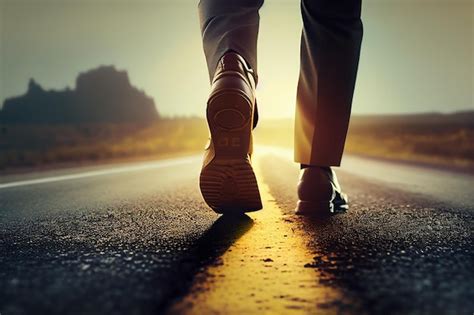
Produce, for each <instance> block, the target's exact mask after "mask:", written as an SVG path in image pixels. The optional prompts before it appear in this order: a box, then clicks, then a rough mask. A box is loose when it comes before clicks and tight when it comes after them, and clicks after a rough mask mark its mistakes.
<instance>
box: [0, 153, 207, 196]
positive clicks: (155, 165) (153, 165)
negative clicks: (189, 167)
mask: <svg viewBox="0 0 474 315" xmlns="http://www.w3.org/2000/svg"><path fill="white" fill-rule="evenodd" d="M200 158H201V155H193V156H187V157H183V158H174V159H166V160H160V161H154V162H145V163H140V164H133V165H125V166H119V167H112V168H108V169H103V170H96V171H88V172H82V173H75V174H67V175H59V176H51V177H43V178H36V179H30V180H21V181H16V182H10V183H4V184H0V189H3V188H10V187H20V186H27V185H37V184H44V183H52V182H60V181H65V180H73V179H79V178H86V177H94V176H103V175H110V174H120V173H128V172H136V171H143V170H151V169H159V168H166V167H171V166H176V165H182V164H190V163H195V162H197V161H198V160H199V159H200Z"/></svg>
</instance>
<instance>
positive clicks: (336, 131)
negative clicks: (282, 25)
mask: <svg viewBox="0 0 474 315" xmlns="http://www.w3.org/2000/svg"><path fill="white" fill-rule="evenodd" d="M360 13H361V1H360V0H301V14H302V18H303V32H302V36H301V68H300V77H299V82H298V90H297V104H296V119H295V161H296V162H298V163H301V164H310V165H319V166H338V165H340V162H341V158H342V153H343V150H344V142H345V139H346V134H347V128H348V125H349V118H350V112H351V104H352V96H353V92H354V86H355V80H356V74H357V67H358V63H359V54H360V45H361V41H362V22H361V19H360Z"/></svg>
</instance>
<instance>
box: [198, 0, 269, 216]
mask: <svg viewBox="0 0 474 315" xmlns="http://www.w3.org/2000/svg"><path fill="white" fill-rule="evenodd" d="M262 3H263V0H201V2H200V3H199V12H200V18H201V30H202V37H203V42H204V52H205V55H206V60H207V65H208V68H209V78H210V81H211V92H210V95H209V98H208V101H207V108H206V117H207V123H208V126H209V131H210V141H209V145H208V147H207V148H206V152H205V154H204V162H203V167H202V169H201V175H200V177H199V186H200V189H201V193H202V196H203V198H204V201H206V203H207V204H208V205H209V206H210V207H211V208H212V209H213V210H214V211H216V212H217V213H236V212H237V213H242V212H248V211H256V210H259V209H261V208H262V202H261V198H260V193H259V190H258V185H257V178H256V177H255V173H254V172H253V169H252V165H251V159H250V155H251V153H252V128H253V127H254V126H255V123H256V117H257V115H256V100H255V85H256V78H257V76H256V69H257V35H258V23H259V15H258V10H259V8H260V7H261V6H262Z"/></svg>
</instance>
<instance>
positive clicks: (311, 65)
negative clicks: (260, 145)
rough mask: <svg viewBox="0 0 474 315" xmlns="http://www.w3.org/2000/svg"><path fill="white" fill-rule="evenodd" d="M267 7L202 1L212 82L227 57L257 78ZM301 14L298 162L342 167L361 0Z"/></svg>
mask: <svg viewBox="0 0 474 315" xmlns="http://www.w3.org/2000/svg"><path fill="white" fill-rule="evenodd" d="M262 5H263V0H201V1H200V3H199V16H200V21H201V31H202V38H203V43H204V53H205V55H206V60H207V66H208V70H209V77H210V78H212V76H213V75H214V71H215V69H216V66H217V63H218V61H219V59H220V58H221V57H222V55H223V54H225V53H226V52H227V51H235V52H237V53H239V54H240V55H241V56H242V57H244V58H245V60H246V61H247V62H248V63H249V65H250V67H251V68H252V69H253V70H254V71H255V73H257V37H258V26H259V13H258V11H259V9H260V7H261V6H262ZM301 14H302V18H303V32H302V36H301V48H300V49H301V61H300V76H299V81H298V91H297V100H296V117H295V161H296V162H298V163H301V164H310V165H319V166H338V165H340V163H341V158H342V153H343V151H344V142H345V139H346V134H347V128H348V125H349V118H350V113H351V104H352V96H353V93H354V86H355V80H356V75H357V66H358V63H359V54H360V45H361V41H362V21H361V19H360V14H361V0H301ZM282 24H284V21H282ZM281 62H284V60H282V61H281Z"/></svg>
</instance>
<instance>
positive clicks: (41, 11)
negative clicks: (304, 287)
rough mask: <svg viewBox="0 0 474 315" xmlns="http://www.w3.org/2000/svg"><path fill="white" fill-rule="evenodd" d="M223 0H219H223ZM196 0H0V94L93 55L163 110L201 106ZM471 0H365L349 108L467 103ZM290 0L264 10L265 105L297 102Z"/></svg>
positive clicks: (272, 111)
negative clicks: (125, 76)
mask: <svg viewBox="0 0 474 315" xmlns="http://www.w3.org/2000/svg"><path fill="white" fill-rule="evenodd" d="M223 1H224V0H223ZM197 2H198V1H197V0H181V1H179V0H169V1H164V0H155V1H151V0H148V1H145V0H89V1H87V0H56V1H52V0H0V45H1V46H0V103H2V101H3V99H4V98H7V97H11V96H14V95H19V94H22V93H24V92H25V91H26V86H27V82H28V79H29V78H31V77H33V78H35V79H36V80H37V81H38V82H39V83H40V84H41V85H43V86H44V87H45V88H47V89H63V88H65V87H66V86H70V87H71V88H72V87H74V80H75V78H76V76H77V74H78V73H79V72H83V71H86V70H89V69H92V68H95V67H97V66H99V65H110V64H113V65H115V66H116V67H117V68H118V69H123V70H127V71H128V73H129V76H130V79H131V81H132V84H133V85H135V86H137V87H139V88H140V89H143V90H145V92H146V93H147V94H149V95H150V96H152V97H153V98H154V99H155V102H156V104H157V107H158V110H159V111H160V112H161V113H162V114H165V115H175V114H176V115H200V116H201V115H203V114H204V108H205V101H206V97H207V92H208V89H209V87H208V78H207V72H206V68H205V62H204V55H203V52H202V47H201V38H200V31H199V23H198V16H197V9H196V8H197ZM473 16H474V0H467V1H459V0H445V1H441V0H437V1H435V0H432V1H429V0H424V1H423V0H399V1H395V0H392V1H383V0H371V1H363V22H364V28H365V34H364V40H363V44H362V55H361V61H360V68H359V70H360V71H359V76H358V80H357V87H356V93H355V99H354V107H353V108H354V112H355V113H400V112H424V111H442V112H449V111H455V110H460V109H474V79H473V76H474V56H473V55H474V25H473ZM300 32H301V18H300V13H299V1H298V0H286V1H285V0H267V1H266V4H265V5H264V7H263V8H262V10H261V27H260V37H259V40H260V41H259V56H258V57H259V71H260V80H261V81H260V82H261V85H260V87H259V92H258V97H259V104H260V106H259V107H260V108H261V114H262V116H264V117H271V118H274V117H288V116H292V115H293V114H294V100H295V90H296V83H297V77H298V67H299V39H300Z"/></svg>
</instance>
